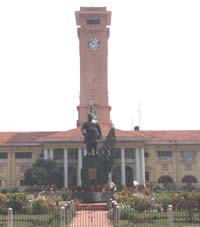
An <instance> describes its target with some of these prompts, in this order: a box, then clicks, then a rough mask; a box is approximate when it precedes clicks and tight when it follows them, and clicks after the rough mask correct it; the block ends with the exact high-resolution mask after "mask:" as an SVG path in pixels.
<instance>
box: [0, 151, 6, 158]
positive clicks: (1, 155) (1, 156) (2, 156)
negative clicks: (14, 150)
mask: <svg viewBox="0 0 200 227" xmlns="http://www.w3.org/2000/svg"><path fill="white" fill-rule="evenodd" d="M0 159H8V153H7V152H0Z"/></svg>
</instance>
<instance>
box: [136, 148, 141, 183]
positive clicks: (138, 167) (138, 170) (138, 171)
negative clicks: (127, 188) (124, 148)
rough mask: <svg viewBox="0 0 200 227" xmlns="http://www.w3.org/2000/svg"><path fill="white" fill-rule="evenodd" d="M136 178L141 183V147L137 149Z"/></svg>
mask: <svg viewBox="0 0 200 227" xmlns="http://www.w3.org/2000/svg"><path fill="white" fill-rule="evenodd" d="M135 180H136V181H137V182H139V183H140V158H139V148H136V149H135Z"/></svg>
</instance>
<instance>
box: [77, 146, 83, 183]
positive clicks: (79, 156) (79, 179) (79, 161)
mask: <svg viewBox="0 0 200 227" xmlns="http://www.w3.org/2000/svg"><path fill="white" fill-rule="evenodd" d="M81 169H82V149H81V148H79V149H78V168H77V185H78V186H81Z"/></svg>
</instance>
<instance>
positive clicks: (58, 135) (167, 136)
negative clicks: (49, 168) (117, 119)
mask: <svg viewBox="0 0 200 227" xmlns="http://www.w3.org/2000/svg"><path fill="white" fill-rule="evenodd" d="M101 128H102V133H103V137H104V138H105V136H106V135H107V133H108V131H109V129H110V128H109V127H106V126H101ZM115 133H116V137H117V140H118V141H123V140H125V141H127V140H137V141H138V140H140V141H141V140H143V141H146V140H147V141H148V142H150V143H157V142H158V143H159V142H161V143H162V142H163V143H174V142H180V143H184V142H188V143H200V130H174V131H173V130H171V131H165V130H163V131H145V130H144V131H142V130H141V131H123V130H120V129H115ZM43 141H44V142H45V141H83V136H82V135H81V131H80V128H74V129H71V130H67V131H64V132H0V146H4V145H5V146H6V145H7V146H9V145H38V144H40V142H43Z"/></svg>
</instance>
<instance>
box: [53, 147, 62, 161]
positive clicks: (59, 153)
mask: <svg viewBox="0 0 200 227" xmlns="http://www.w3.org/2000/svg"><path fill="white" fill-rule="evenodd" d="M53 159H54V160H63V159H64V151H63V149H54V154H53Z"/></svg>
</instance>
